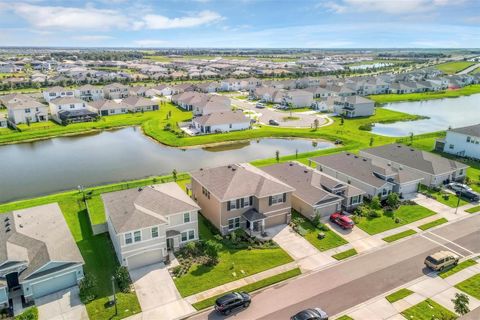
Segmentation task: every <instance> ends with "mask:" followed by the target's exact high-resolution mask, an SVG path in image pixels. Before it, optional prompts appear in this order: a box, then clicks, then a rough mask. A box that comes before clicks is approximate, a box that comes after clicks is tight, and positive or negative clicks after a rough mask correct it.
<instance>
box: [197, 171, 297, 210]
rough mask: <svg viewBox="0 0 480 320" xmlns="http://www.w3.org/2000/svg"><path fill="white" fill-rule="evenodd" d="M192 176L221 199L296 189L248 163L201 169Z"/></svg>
mask: <svg viewBox="0 0 480 320" xmlns="http://www.w3.org/2000/svg"><path fill="white" fill-rule="evenodd" d="M191 176H192V178H193V179H195V180H197V181H198V182H199V183H200V184H201V185H203V186H204V187H205V188H207V190H208V191H210V193H211V194H213V195H214V196H215V197H217V198H218V199H219V200H220V201H227V200H232V199H238V198H242V197H248V196H252V195H254V196H256V197H257V198H263V197H266V196H270V195H275V194H281V193H285V192H292V191H294V190H295V189H294V188H292V187H291V186H289V185H287V184H285V183H284V182H282V181H280V180H278V179H277V178H275V177H272V176H271V175H269V174H268V173H266V172H264V171H262V170H260V169H258V168H256V167H254V166H252V165H250V164H248V163H244V164H233V165H228V166H221V167H216V168H211V169H200V170H197V171H194V172H192V173H191Z"/></svg>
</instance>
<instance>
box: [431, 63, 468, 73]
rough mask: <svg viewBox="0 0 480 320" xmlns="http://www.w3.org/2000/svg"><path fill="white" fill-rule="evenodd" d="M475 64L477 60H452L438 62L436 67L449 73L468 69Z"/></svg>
mask: <svg viewBox="0 0 480 320" xmlns="http://www.w3.org/2000/svg"><path fill="white" fill-rule="evenodd" d="M474 64H475V62H470V61H452V62H445V63H441V64H437V65H436V66H435V68H437V69H438V70H440V71H443V72H445V73H447V74H454V73H457V72H460V71H462V70H464V69H467V68H468V67H470V66H473V65H474Z"/></svg>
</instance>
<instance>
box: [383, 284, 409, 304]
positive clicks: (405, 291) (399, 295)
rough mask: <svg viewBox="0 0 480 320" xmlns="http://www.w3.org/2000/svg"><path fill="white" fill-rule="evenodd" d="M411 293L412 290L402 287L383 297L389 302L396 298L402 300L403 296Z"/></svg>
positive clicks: (394, 300)
mask: <svg viewBox="0 0 480 320" xmlns="http://www.w3.org/2000/svg"><path fill="white" fill-rule="evenodd" d="M412 293H413V291H412V290H409V289H406V288H403V289H400V290H398V291H397V292H394V293H392V294H389V295H388V296H386V297H385V299H387V301H388V302H390V303H394V302H396V301H398V300H402V299H403V298H405V297H408V296H409V295H411V294H412Z"/></svg>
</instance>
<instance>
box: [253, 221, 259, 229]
mask: <svg viewBox="0 0 480 320" xmlns="http://www.w3.org/2000/svg"><path fill="white" fill-rule="evenodd" d="M260 225H261V222H260V221H254V222H253V231H255V232H257V231H260Z"/></svg>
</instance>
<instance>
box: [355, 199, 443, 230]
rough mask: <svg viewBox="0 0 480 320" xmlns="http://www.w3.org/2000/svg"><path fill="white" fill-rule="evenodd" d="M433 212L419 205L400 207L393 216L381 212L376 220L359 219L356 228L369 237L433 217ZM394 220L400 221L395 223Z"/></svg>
mask: <svg viewBox="0 0 480 320" xmlns="http://www.w3.org/2000/svg"><path fill="white" fill-rule="evenodd" d="M434 214H435V212H433V211H431V210H430V209H427V208H425V207H422V206H420V205H418V204H417V205H402V206H400V207H399V208H398V209H397V210H395V211H394V212H393V214H388V213H386V212H383V213H382V214H381V216H380V217H378V218H368V217H360V218H359V219H358V221H357V226H358V227H359V228H360V229H362V230H363V231H365V232H367V233H368V234H370V235H374V234H377V233H380V232H383V231H387V230H390V229H394V228H398V227H400V226H403V225H406V224H409V223H412V222H414V221H417V220H420V219H423V218H426V217H429V216H432V215H434ZM395 218H398V219H400V222H399V223H395Z"/></svg>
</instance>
